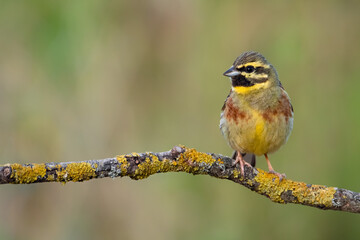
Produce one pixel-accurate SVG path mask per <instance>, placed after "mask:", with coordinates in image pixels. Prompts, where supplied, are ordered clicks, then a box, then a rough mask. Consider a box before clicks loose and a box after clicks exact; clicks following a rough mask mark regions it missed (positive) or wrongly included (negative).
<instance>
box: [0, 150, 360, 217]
mask: <svg viewBox="0 0 360 240" xmlns="http://www.w3.org/2000/svg"><path fill="white" fill-rule="evenodd" d="M165 172H187V173H191V174H194V175H196V174H204V175H210V176H212V177H216V178H220V179H228V180H231V181H233V182H236V183H238V184H241V185H243V186H245V187H247V188H249V189H251V190H252V191H255V192H257V193H259V194H261V195H264V196H266V197H268V198H270V199H271V200H272V201H274V202H277V203H296V204H303V205H307V206H312V207H317V208H321V209H333V210H340V211H348V212H354V213H360V193H357V192H353V191H350V190H346V189H340V188H335V187H326V186H322V185H311V184H306V183H303V182H296V181H293V180H290V179H287V178H286V179H283V180H282V181H279V177H278V176H276V175H274V174H271V173H268V172H265V171H263V170H261V169H257V168H252V167H250V166H247V165H246V166H245V171H244V173H245V175H244V176H243V175H241V173H240V169H239V166H236V165H234V160H233V159H231V158H228V157H225V156H222V155H219V154H214V153H212V154H208V153H203V152H198V151H196V150H195V149H193V148H186V147H184V146H175V147H174V148H173V149H171V150H170V151H166V152H159V153H151V152H147V153H132V154H128V155H119V156H117V157H115V158H107V159H101V160H90V161H83V162H63V163H45V164H16V163H14V164H7V165H4V166H0V184H7V183H14V184H24V183H25V184H26V183H37V182H62V183H66V182H69V181H73V182H82V181H87V180H90V179H93V178H103V177H112V178H114V177H125V176H128V177H130V178H132V179H136V180H137V179H144V178H147V177H149V176H150V175H153V174H156V173H165Z"/></svg>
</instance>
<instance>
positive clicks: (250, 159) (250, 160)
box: [232, 151, 256, 167]
mask: <svg viewBox="0 0 360 240" xmlns="http://www.w3.org/2000/svg"><path fill="white" fill-rule="evenodd" d="M241 155H242V157H243V158H244V160H245V161H246V162H248V163H250V164H251V166H253V167H255V165H256V156H255V154H252V153H242V154H241ZM236 156H237V151H234V154H233V155H232V159H234V160H235V159H236Z"/></svg>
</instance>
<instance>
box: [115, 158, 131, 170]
mask: <svg viewBox="0 0 360 240" xmlns="http://www.w3.org/2000/svg"><path fill="white" fill-rule="evenodd" d="M116 160H117V161H118V162H119V163H120V164H121V166H120V168H121V173H122V174H124V175H125V174H126V173H127V169H128V167H129V166H130V163H129V162H128V161H127V160H126V157H125V156H124V155H118V156H116Z"/></svg>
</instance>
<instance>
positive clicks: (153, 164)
mask: <svg viewBox="0 0 360 240" xmlns="http://www.w3.org/2000/svg"><path fill="white" fill-rule="evenodd" d="M148 155H149V157H147V158H146V159H145V161H144V162H142V163H141V164H139V165H138V169H136V170H135V173H134V174H133V175H132V176H130V177H131V178H133V179H137V180H138V179H144V178H147V177H149V176H150V175H152V174H155V173H161V172H173V171H177V167H178V165H177V164H173V162H172V161H170V160H168V159H163V160H162V161H160V160H159V158H158V157H157V156H155V155H154V154H151V153H148Z"/></svg>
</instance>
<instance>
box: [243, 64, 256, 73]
mask: <svg viewBox="0 0 360 240" xmlns="http://www.w3.org/2000/svg"><path fill="white" fill-rule="evenodd" d="M245 71H246V72H247V73H252V72H254V71H255V68H254V66H251V65H250V66H247V67H246V68H245Z"/></svg>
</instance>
